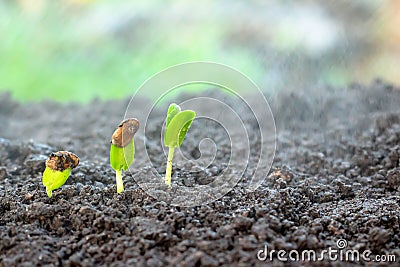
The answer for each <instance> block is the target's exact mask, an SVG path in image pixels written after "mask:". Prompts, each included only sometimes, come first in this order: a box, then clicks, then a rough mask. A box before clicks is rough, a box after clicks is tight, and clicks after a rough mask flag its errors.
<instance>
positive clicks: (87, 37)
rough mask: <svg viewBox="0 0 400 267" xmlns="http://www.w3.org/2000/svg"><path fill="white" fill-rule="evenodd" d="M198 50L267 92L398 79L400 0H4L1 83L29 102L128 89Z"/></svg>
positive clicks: (0, 2) (83, 98)
mask: <svg viewBox="0 0 400 267" xmlns="http://www.w3.org/2000/svg"><path fill="white" fill-rule="evenodd" d="M195 60H203V61H215V62H219V63H223V64H227V65H229V66H232V67H234V68H236V69H238V70H240V71H241V72H243V73H244V74H246V75H248V76H249V77H250V78H252V79H253V80H254V81H255V82H256V83H257V84H258V85H259V86H260V87H261V89H262V90H264V91H274V90H280V89H282V88H288V89H292V90H295V89H307V88H311V87H316V86H325V85H329V86H335V87H338V88H341V87H344V86H346V85H347V84H349V83H351V82H365V83H369V82H370V81H371V80H374V79H376V78H382V79H384V80H386V81H389V82H393V83H397V84H399V83H400V2H399V1H396V0H381V1H374V0H359V1H337V0H335V1H333V0H331V1H312V0H299V1H278V0H275V1H261V0H247V1H228V0H222V1H210V0H209V1H201V2H198V1H183V0H169V1H168V0H165V1H162V0H159V1H157V0H152V1H122V0H117V1H106V0H97V1H96V0H63V1H61V0H60V1H51V0H19V1H16V0H8V1H7V0H0V91H10V92H11V93H12V96H13V97H14V98H15V99H18V100H21V101H26V100H42V99H52V100H57V101H78V102H88V101H90V100H91V99H93V98H95V97H98V98H100V99H110V98H123V97H127V96H130V95H132V93H133V92H134V91H135V90H136V89H137V88H138V87H139V86H140V85H141V84H142V83H143V82H144V81H145V80H146V79H148V78H149V77H150V76H152V75H153V74H155V73H157V72H159V71H161V70H163V69H165V68H167V67H169V66H172V65H175V64H179V63H183V62H187V61H195ZM164 90H165V88H160V91H158V92H156V91H155V92H149V97H151V98H154V97H156V96H159V95H160V92H163V91H164Z"/></svg>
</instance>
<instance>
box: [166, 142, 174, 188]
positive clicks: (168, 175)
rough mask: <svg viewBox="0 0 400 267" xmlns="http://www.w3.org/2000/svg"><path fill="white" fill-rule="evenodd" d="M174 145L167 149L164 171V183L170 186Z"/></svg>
mask: <svg viewBox="0 0 400 267" xmlns="http://www.w3.org/2000/svg"><path fill="white" fill-rule="evenodd" d="M174 150H175V148H174V147H170V148H169V151H168V161H167V170H166V171H165V184H166V185H168V186H169V187H171V172H172V159H173V157H174Z"/></svg>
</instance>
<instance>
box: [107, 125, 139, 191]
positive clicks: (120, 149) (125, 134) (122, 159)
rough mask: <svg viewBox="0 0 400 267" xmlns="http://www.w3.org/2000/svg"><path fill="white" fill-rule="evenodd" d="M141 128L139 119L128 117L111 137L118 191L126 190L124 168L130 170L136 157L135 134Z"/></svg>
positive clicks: (112, 163)
mask: <svg viewBox="0 0 400 267" xmlns="http://www.w3.org/2000/svg"><path fill="white" fill-rule="evenodd" d="M138 129H139V121H138V120H137V119H126V120H124V121H123V122H121V123H120V124H119V125H118V127H117V129H116V130H115V131H114V133H113V135H112V137H111V148H110V164H111V167H112V168H113V169H114V170H115V180H116V183H117V193H118V194H119V193H121V192H122V191H124V183H123V181H122V170H124V171H126V170H128V168H129V166H130V165H131V164H132V162H133V159H134V158H135V143H134V141H133V136H134V135H135V133H136V132H137V130H138Z"/></svg>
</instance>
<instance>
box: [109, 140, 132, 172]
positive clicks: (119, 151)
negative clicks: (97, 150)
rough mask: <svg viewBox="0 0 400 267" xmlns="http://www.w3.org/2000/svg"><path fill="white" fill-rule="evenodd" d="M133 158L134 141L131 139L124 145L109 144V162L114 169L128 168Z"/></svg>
mask: <svg viewBox="0 0 400 267" xmlns="http://www.w3.org/2000/svg"><path fill="white" fill-rule="evenodd" d="M134 158H135V143H134V142H133V139H132V141H131V142H130V143H129V144H128V145H127V146H125V147H123V148H122V147H117V146H116V145H114V144H111V148H110V164H111V167H112V168H113V169H114V170H116V171H117V170H118V171H119V170H124V171H126V170H128V168H129V166H131V164H132V162H133V160H134Z"/></svg>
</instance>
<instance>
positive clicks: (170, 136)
mask: <svg viewBox="0 0 400 267" xmlns="http://www.w3.org/2000/svg"><path fill="white" fill-rule="evenodd" d="M195 117H196V112H194V111H193V110H184V111H181V108H180V107H179V106H178V105H177V104H175V103H173V104H171V105H169V108H168V113H167V119H166V122H165V132H164V145H165V146H167V147H168V148H169V151H168V161H167V169H166V172H165V184H167V185H168V186H169V187H171V172H172V159H173V157H174V151H175V148H176V147H180V146H181V144H182V142H183V139H185V136H186V133H187V131H188V130H189V128H190V125H192V122H193V120H194V118H195Z"/></svg>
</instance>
